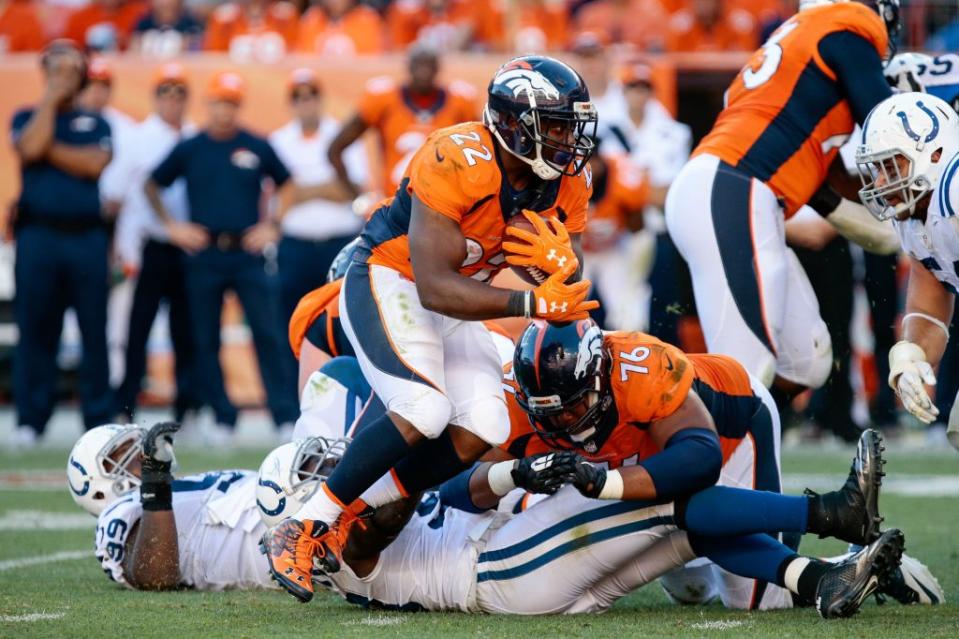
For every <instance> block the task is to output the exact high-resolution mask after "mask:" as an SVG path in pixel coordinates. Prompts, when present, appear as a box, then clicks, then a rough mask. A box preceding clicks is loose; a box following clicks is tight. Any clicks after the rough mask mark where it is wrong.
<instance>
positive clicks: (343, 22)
mask: <svg viewBox="0 0 959 639" xmlns="http://www.w3.org/2000/svg"><path fill="white" fill-rule="evenodd" d="M384 35H385V34H384V31H383V20H382V18H380V14H378V13H377V12H376V11H375V10H373V9H371V8H370V7H367V6H366V5H362V4H358V3H357V2H356V0H320V1H319V2H318V3H317V4H315V5H313V6H312V7H310V8H309V9H308V10H307V12H306V13H304V14H303V19H302V21H301V23H300V35H299V39H298V41H297V45H296V48H297V50H298V51H300V52H302V53H318V54H322V55H333V56H352V55H375V54H377V53H382V52H383V49H384V42H383V40H384Z"/></svg>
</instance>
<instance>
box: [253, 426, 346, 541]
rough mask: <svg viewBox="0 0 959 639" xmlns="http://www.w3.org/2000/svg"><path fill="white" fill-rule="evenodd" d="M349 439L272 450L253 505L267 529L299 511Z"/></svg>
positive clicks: (305, 441)
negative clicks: (258, 511)
mask: <svg viewBox="0 0 959 639" xmlns="http://www.w3.org/2000/svg"><path fill="white" fill-rule="evenodd" d="M349 443H350V440H349V439H345V438H343V439H327V438H325V437H309V438H307V439H301V440H298V441H293V442H290V443H288V444H283V445H282V446H280V447H279V448H276V449H274V450H273V451H272V452H271V453H270V454H269V455H267V456H266V459H264V460H263V463H262V464H261V465H260V472H259V481H257V485H256V505H257V507H258V508H259V509H260V517H262V518H263V522H264V523H265V524H266V525H267V526H275V525H277V524H278V523H280V522H281V521H283V520H284V519H286V518H287V517H293V516H295V515H296V513H298V512H299V510H300V508H302V507H303V504H305V503H306V502H307V501H309V500H310V497H312V496H313V494H314V493H316V491H317V489H319V487H320V484H322V483H323V482H325V481H326V479H327V477H329V476H330V473H332V472H333V469H334V468H335V467H336V464H337V463H339V461H340V459H342V457H343V453H345V452H346V447H347V446H348V445H349Z"/></svg>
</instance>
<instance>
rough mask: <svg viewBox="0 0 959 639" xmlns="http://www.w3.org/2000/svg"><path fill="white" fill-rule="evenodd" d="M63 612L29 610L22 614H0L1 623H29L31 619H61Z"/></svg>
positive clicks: (64, 614) (63, 615)
mask: <svg viewBox="0 0 959 639" xmlns="http://www.w3.org/2000/svg"><path fill="white" fill-rule="evenodd" d="M66 615H67V613H65V612H29V613H27V614H24V615H0V622H2V623H30V622H31V621H53V620H55V619H63V618H64V617H65V616H66Z"/></svg>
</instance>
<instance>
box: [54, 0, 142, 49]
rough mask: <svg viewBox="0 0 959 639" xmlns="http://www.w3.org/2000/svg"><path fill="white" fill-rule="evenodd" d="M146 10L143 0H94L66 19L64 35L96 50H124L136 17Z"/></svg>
mask: <svg viewBox="0 0 959 639" xmlns="http://www.w3.org/2000/svg"><path fill="white" fill-rule="evenodd" d="M146 12H147V3H146V2H144V1H142V0H129V1H125V0H93V1H92V2H91V3H90V4H88V5H87V6H85V7H81V8H80V9H77V10H76V11H75V12H74V13H73V14H71V15H70V18H69V19H68V20H67V27H66V29H65V30H64V32H63V37H64V38H67V39H69V40H73V41H74V42H76V43H78V44H80V45H82V46H84V47H86V48H88V49H94V50H97V51H116V50H119V49H125V48H126V46H127V42H128V41H129V39H130V34H131V33H132V32H133V27H134V26H135V25H136V23H137V20H139V19H140V17H141V16H142V15H143V14H144V13H146Z"/></svg>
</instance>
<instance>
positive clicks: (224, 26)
mask: <svg viewBox="0 0 959 639" xmlns="http://www.w3.org/2000/svg"><path fill="white" fill-rule="evenodd" d="M298 18H299V16H298V15H297V13H296V7H294V6H293V5H292V4H291V3H289V2H285V1H284V0H279V2H273V1H272V0H240V1H239V2H228V3H226V4H222V5H220V6H219V7H217V8H216V9H215V10H214V11H213V13H212V15H210V19H209V20H208V21H207V25H206V41H205V43H204V48H205V49H207V50H209V51H228V52H229V53H230V55H231V56H234V57H236V58H240V59H243V58H247V59H249V58H256V59H259V60H263V61H275V60H278V59H279V58H281V57H283V55H284V54H285V53H286V52H287V51H291V50H292V49H293V47H294V46H295V44H296V36H297V20H298Z"/></svg>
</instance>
